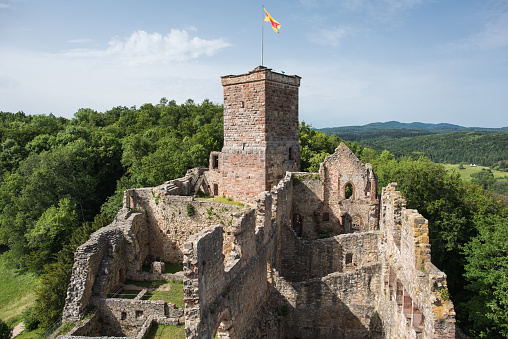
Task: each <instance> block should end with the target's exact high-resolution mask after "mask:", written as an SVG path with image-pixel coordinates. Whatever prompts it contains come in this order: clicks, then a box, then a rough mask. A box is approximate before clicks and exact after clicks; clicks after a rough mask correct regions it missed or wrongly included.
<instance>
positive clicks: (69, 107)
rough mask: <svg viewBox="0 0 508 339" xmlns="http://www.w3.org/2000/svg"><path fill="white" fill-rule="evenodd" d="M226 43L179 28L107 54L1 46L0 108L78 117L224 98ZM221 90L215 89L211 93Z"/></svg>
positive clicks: (119, 42) (116, 42)
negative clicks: (87, 111)
mask: <svg viewBox="0 0 508 339" xmlns="http://www.w3.org/2000/svg"><path fill="white" fill-rule="evenodd" d="M226 46H229V44H228V43H227V42H225V41H224V40H223V39H214V40H205V39H201V38H198V37H190V36H189V34H188V33H187V32H186V31H181V30H172V31H171V32H170V33H169V34H167V35H165V36H163V35H161V34H159V33H153V34H149V33H146V32H143V31H138V32H135V33H133V34H132V35H131V36H130V37H128V38H126V39H119V38H115V39H112V40H111V42H110V43H109V45H108V46H107V47H106V48H103V49H73V50H69V51H63V52H59V53H36V52H29V51H25V50H8V49H5V48H4V49H2V48H0V55H2V61H3V64H4V65H9V67H1V68H0V104H1V107H0V110H3V111H9V112H17V111H19V110H23V111H25V112H26V113H28V114H37V113H49V112H53V113H54V114H56V115H62V116H65V117H71V116H72V114H73V113H74V112H76V111H77V110H78V109H79V108H81V107H91V108H93V109H96V110H98V111H105V110H108V109H111V108H112V107H115V106H118V105H122V106H123V105H125V106H132V105H138V106H139V105H142V104H144V103H146V102H152V103H157V102H159V100H160V98H162V97H163V96H165V97H167V98H170V99H174V100H176V101H177V102H183V101H185V100H186V99H188V98H193V99H194V100H195V101H197V102H199V101H201V100H203V99H205V98H210V99H211V100H214V101H219V100H220V99H221V98H222V96H221V87H220V80H219V79H220V77H219V76H220V75H222V74H221V73H220V72H221V71H222V72H224V70H222V69H220V67H217V62H218V61H220V59H213V58H208V60H207V61H206V63H204V62H203V61H202V59H203V57H209V56H212V55H214V54H215V53H217V52H218V51H219V50H221V49H222V48H224V47H226ZM211 88H212V89H213V90H210V89H211Z"/></svg>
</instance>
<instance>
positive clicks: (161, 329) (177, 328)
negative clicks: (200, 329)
mask: <svg viewBox="0 0 508 339" xmlns="http://www.w3.org/2000/svg"><path fill="white" fill-rule="evenodd" d="M159 338H161V339H162V338H164V339H180V338H185V326H184V325H154V326H152V328H151V329H150V332H149V333H148V335H147V339H159Z"/></svg>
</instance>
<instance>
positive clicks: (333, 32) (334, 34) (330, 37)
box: [309, 27, 351, 47]
mask: <svg viewBox="0 0 508 339" xmlns="http://www.w3.org/2000/svg"><path fill="white" fill-rule="evenodd" d="M350 32H351V29H349V28H348V27H336V28H332V29H322V30H320V31H318V32H316V33H312V34H309V40H310V41H311V42H313V43H315V44H318V45H322V46H332V47H337V46H339V45H340V42H341V40H342V39H343V38H344V37H346V36H348V35H349V34H350Z"/></svg>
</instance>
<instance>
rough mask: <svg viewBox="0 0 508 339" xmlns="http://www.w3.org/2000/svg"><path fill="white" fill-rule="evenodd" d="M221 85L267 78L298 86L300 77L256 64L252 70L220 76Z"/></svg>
mask: <svg viewBox="0 0 508 339" xmlns="http://www.w3.org/2000/svg"><path fill="white" fill-rule="evenodd" d="M221 79H222V86H229V85H237V84H244V83H249V82H255V81H263V80H268V81H272V82H278V83H281V84H286V85H292V86H297V87H298V86H300V79H301V77H299V76H298V75H286V74H281V73H276V72H272V69H271V68H267V67H264V66H258V67H256V68H255V69H254V70H252V71H250V72H249V73H246V74H240V75H225V76H222V77H221Z"/></svg>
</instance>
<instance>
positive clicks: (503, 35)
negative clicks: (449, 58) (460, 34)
mask: <svg viewBox="0 0 508 339" xmlns="http://www.w3.org/2000/svg"><path fill="white" fill-rule="evenodd" d="M507 45H508V10H506V9H505V11H504V12H501V13H499V12H498V13H495V14H494V15H493V17H492V18H491V20H490V21H489V22H487V23H486V24H485V26H484V28H483V30H482V31H481V32H479V33H477V34H476V35H474V36H473V37H471V38H470V39H468V40H466V41H465V42H464V43H463V46H464V47H478V48H481V49H494V48H500V47H504V46H507Z"/></svg>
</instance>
